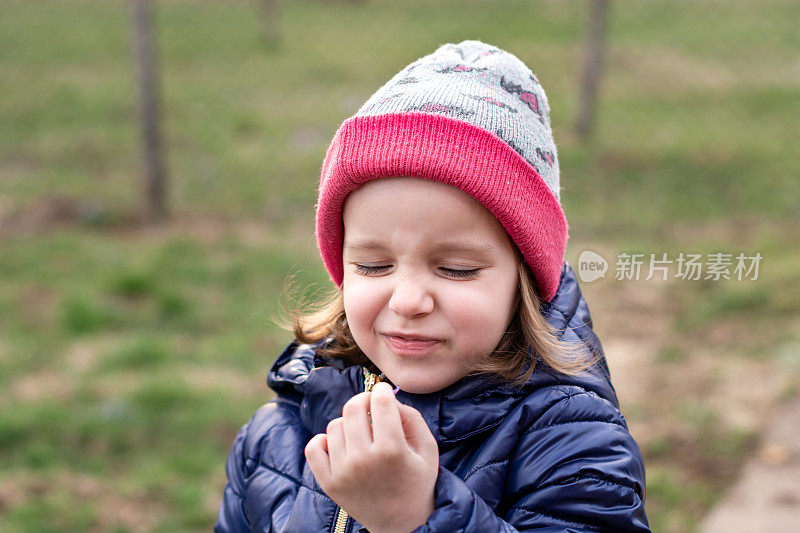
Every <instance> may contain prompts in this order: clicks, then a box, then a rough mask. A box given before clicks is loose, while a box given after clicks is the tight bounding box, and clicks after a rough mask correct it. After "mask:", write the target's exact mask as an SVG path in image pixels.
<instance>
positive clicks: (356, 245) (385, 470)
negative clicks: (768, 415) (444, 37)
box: [216, 41, 649, 533]
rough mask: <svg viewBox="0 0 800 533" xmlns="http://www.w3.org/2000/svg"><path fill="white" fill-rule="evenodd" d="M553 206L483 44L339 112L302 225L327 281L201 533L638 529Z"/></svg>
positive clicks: (505, 73) (523, 84) (523, 101)
mask: <svg viewBox="0 0 800 533" xmlns="http://www.w3.org/2000/svg"><path fill="white" fill-rule="evenodd" d="M559 193H560V190H559V171H558V159H557V157H556V147H555V144H554V143H553V138H552V133H551V130H550V117H549V108H548V104H547V100H546V97H545V94H544V91H543V90H542V88H541V86H540V85H539V82H538V81H537V79H536V77H534V75H533V74H532V73H531V71H530V70H529V69H528V68H527V67H526V66H525V65H524V64H523V63H522V62H521V61H520V60H519V59H517V58H516V57H514V56H512V55H511V54H508V53H507V52H504V51H502V50H499V49H497V48H495V47H493V46H489V45H486V44H484V43H481V42H478V41H464V42H462V43H460V44H458V45H453V44H448V45H444V46H442V47H440V48H439V49H438V50H436V51H435V52H434V53H433V54H431V55H428V56H426V57H423V58H421V59H419V60H417V61H416V62H414V63H412V64H411V65H409V66H408V67H406V68H405V69H403V70H402V71H401V72H400V73H398V74H397V75H396V76H395V77H394V78H392V79H391V80H390V81H389V82H388V83H387V84H386V85H384V86H383V87H382V88H381V89H379V90H378V91H377V92H376V93H375V94H374V95H373V96H372V97H371V98H370V99H369V100H368V101H367V102H366V103H365V104H364V105H363V106H362V108H361V109H360V110H359V111H358V113H356V115H355V116H353V117H351V118H350V119H348V120H346V121H345V122H344V123H343V124H342V125H341V127H340V128H339V130H338V131H337V133H336V135H335V137H334V139H333V141H332V143H331V145H330V147H329V148H328V151H327V154H326V157H325V161H324V163H323V165H322V177H321V182H320V190H319V202H318V204H317V217H316V229H317V242H318V245H319V248H320V252H321V254H322V258H323V260H324V262H325V266H326V267H327V269H328V271H329V273H330V275H331V278H332V279H333V281H334V282H335V284H336V286H337V288H338V290H337V291H336V294H335V297H333V298H332V299H331V300H330V301H328V302H327V303H326V304H325V305H324V306H323V307H322V308H321V309H320V311H319V312H318V313H315V314H313V315H309V316H297V317H296V324H295V335H296V337H297V341H296V342H293V343H292V344H290V345H289V346H288V347H287V348H286V350H285V351H284V352H283V353H282V354H281V355H280V356H279V357H278V359H277V361H276V362H275V364H274V366H273V367H272V370H271V371H270V373H269V376H268V384H269V385H270V386H271V387H272V388H273V389H274V390H275V391H276V393H277V396H276V397H275V399H274V400H273V401H271V402H269V403H267V404H266V405H264V406H263V407H262V408H261V409H259V410H258V411H257V412H256V414H255V415H254V416H253V417H252V418H251V419H250V421H249V422H248V423H247V424H246V425H245V426H244V427H243V428H242V430H241V431H240V432H239V435H238V436H237V437H236V440H235V442H234V444H233V448H232V450H231V453H230V456H229V458H228V463H227V473H228V484H227V486H226V487H225V493H224V499H223V501H222V504H221V506H220V511H219V518H218V522H217V526H216V531H220V532H222V531H251V530H253V531H275V532H289V531H292V532H295V531H296V532H306V531H308V532H358V531H362V532H363V531H370V532H372V533H379V532H404V533H408V532H411V531H414V532H415V533H422V532H425V533H428V532H455V531H465V532H466V531H468V532H476V533H477V532H494V531H529V530H537V531H573V532H577V531H609V532H622V531H649V528H648V524H647V518H646V516H645V512H644V492H645V491H644V465H643V463H642V458H641V454H640V452H639V448H638V447H637V445H636V443H635V441H634V440H633V438H632V437H631V435H630V434H629V432H628V429H627V426H626V423H625V420H624V418H623V416H622V415H621V414H620V412H619V410H618V403H617V398H616V395H615V393H614V389H613V387H612V386H611V382H610V380H609V374H608V368H607V366H606V363H605V360H604V358H603V355H602V348H601V346H600V342H599V341H598V339H597V337H596V336H595V335H594V333H593V332H592V329H591V327H592V322H591V319H590V317H589V310H588V308H587V306H586V302H585V300H584V299H583V297H582V296H581V293H580V289H579V288H578V283H577V281H576V279H575V275H574V273H573V271H572V269H571V268H570V267H569V265H568V264H566V263H565V262H564V249H565V246H566V240H567V224H566V220H565V218H564V214H563V211H562V209H561V206H560V195H559ZM582 348H585V349H582Z"/></svg>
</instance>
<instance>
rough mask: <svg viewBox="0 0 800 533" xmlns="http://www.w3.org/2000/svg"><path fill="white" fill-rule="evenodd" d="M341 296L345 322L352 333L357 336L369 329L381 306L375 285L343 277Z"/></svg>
mask: <svg viewBox="0 0 800 533" xmlns="http://www.w3.org/2000/svg"><path fill="white" fill-rule="evenodd" d="M342 297H343V298H344V312H345V315H346V316H347V323H348V324H349V325H350V331H351V332H352V333H353V335H354V336H358V335H361V334H363V333H364V332H367V331H369V330H371V329H372V327H373V323H374V321H375V317H376V316H377V315H378V313H379V312H380V308H381V303H380V296H379V293H378V292H377V291H376V290H375V287H372V286H371V284H369V283H364V282H360V281H359V280H358V279H355V280H348V279H347V278H346V277H345V280H344V283H343V287H342ZM356 341H358V338H356Z"/></svg>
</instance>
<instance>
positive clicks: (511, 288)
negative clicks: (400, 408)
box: [342, 178, 518, 394]
mask: <svg viewBox="0 0 800 533" xmlns="http://www.w3.org/2000/svg"><path fill="white" fill-rule="evenodd" d="M343 218H344V249H343V260H344V281H343V286H342V291H343V296H344V308H345V313H346V315H347V322H348V324H349V326H350V330H351V332H352V334H353V337H354V338H355V341H356V343H357V344H358V346H359V347H360V348H361V350H362V351H363V352H364V353H365V354H366V355H367V357H369V359H370V360H371V361H372V362H373V363H375V365H376V366H377V367H378V368H380V370H381V371H382V372H383V373H384V374H386V376H387V377H388V378H389V379H390V380H391V381H392V383H394V384H395V385H397V386H399V387H400V388H401V389H403V390H404V391H407V392H411V393H417V394H422V393H429V392H434V391H438V390H441V389H443V388H445V387H447V386H448V385H451V384H453V383H455V382H456V381H458V380H459V379H461V378H463V377H464V376H466V375H467V374H468V373H469V370H470V369H469V363H474V362H476V361H478V360H480V359H482V358H484V357H486V356H487V355H489V354H490V353H491V352H492V351H493V350H494V349H495V347H496V346H497V345H498V343H499V342H500V340H501V338H502V337H503V334H504V333H505V331H506V329H507V328H508V325H509V323H510V322H511V319H512V317H513V314H514V311H515V309H516V303H517V294H518V285H517V283H518V281H517V261H518V259H517V256H516V254H515V249H514V244H513V243H512V242H511V240H510V238H509V237H508V235H507V234H506V232H505V230H504V229H503V227H502V225H501V224H500V222H498V221H497V219H496V218H495V217H494V216H493V215H492V214H491V213H490V212H489V211H488V210H487V209H486V208H485V207H483V206H482V205H481V204H480V203H479V202H477V201H476V200H475V199H473V198H472V197H470V196H469V195H467V194H466V193H464V192H463V191H461V190H459V189H456V188H454V187H451V186H449V185H445V184H442V183H439V182H435V181H429V180H424V179H419V178H382V179H378V180H375V181H371V182H368V183H367V184H365V185H363V186H362V187H360V188H359V189H357V190H355V191H354V192H352V193H351V194H350V195H349V196H348V199H347V201H346V202H345V206H344V212H343Z"/></svg>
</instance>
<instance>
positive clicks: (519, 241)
mask: <svg viewBox="0 0 800 533" xmlns="http://www.w3.org/2000/svg"><path fill="white" fill-rule="evenodd" d="M391 176H405V177H417V178H423V179H430V180H435V181H440V182H442V183H446V184H448V185H452V186H454V187H457V188H459V189H461V190H463V191H464V192H466V193H467V194H469V195H470V196H472V197H473V198H475V199H476V200H477V201H479V202H480V203H481V204H483V205H484V206H485V207H486V208H487V209H488V210H489V211H490V212H491V213H492V214H494V216H495V217H496V218H497V219H498V220H499V221H500V223H501V224H502V225H503V227H504V228H505V230H506V232H508V235H509V236H510V237H511V239H512V240H513V242H514V243H515V244H516V245H517V247H518V248H519V250H520V252H521V253H522V256H523V257H524V258H525V261H526V262H527V264H528V265H529V266H530V268H531V271H532V273H533V276H534V278H535V280H536V284H537V288H538V292H539V296H540V297H541V298H543V299H544V300H546V301H550V300H551V299H552V297H553V296H554V295H555V293H556V289H557V288H558V284H559V280H560V275H561V266H562V263H563V261H564V250H565V248H566V243H567V238H568V236H567V228H568V226H567V221H566V218H565V217H564V212H563V210H562V208H561V205H560V191H559V171H558V157H557V154H556V146H555V143H554V142H553V134H552V131H551V129H550V108H549V106H548V104H547V97H546V96H545V93H544V89H542V87H541V85H540V84H539V81H538V80H537V79H536V77H535V76H534V75H533V73H532V72H531V71H530V69H529V68H528V67H526V66H525V64H524V63H522V61H520V60H519V59H518V58H516V57H515V56H513V55H512V54H509V53H508V52H505V51H503V50H500V49H498V48H496V47H494V46H491V45H488V44H485V43H482V42H480V41H463V42H461V43H459V44H445V45H443V46H441V47H439V49H437V50H436V51H435V52H434V53H432V54H430V55H427V56H425V57H422V58H420V59H418V60H416V61H414V62H413V63H411V64H410V65H408V66H407V67H406V68H404V69H403V70H401V71H400V72H399V73H398V74H397V75H395V76H394V77H393V78H392V79H391V80H389V81H388V82H387V83H386V84H385V85H384V86H383V87H381V88H380V89H378V91H377V92H375V94H373V95H372V96H371V97H370V98H369V100H367V102H366V103H365V104H364V105H363V106H362V107H361V109H359V110H358V112H357V113H356V114H355V115H353V116H352V117H350V118H348V119H347V120H345V121H344V122H343V123H342V124H341V126H340V127H339V129H338V131H337V132H336V134H335V135H334V138H333V141H332V142H331V144H330V146H329V147H328V151H327V154H326V155H325V160H324V162H323V164H322V175H321V179H320V187H319V201H318V203H317V217H316V232H317V244H318V245H319V249H320V253H321V254H322V259H323V261H324V262H325V266H326V268H327V269H328V272H329V274H330V276H331V279H333V281H334V282H335V283H336V285H337V286H341V284H342V278H343V275H344V272H343V265H342V245H343V236H344V227H343V223H342V207H343V205H344V201H345V199H346V198H347V195H348V194H350V193H351V192H352V191H354V190H355V189H357V188H358V187H359V186H361V185H363V184H364V183H366V182H367V181H370V180H373V179H377V178H382V177H391Z"/></svg>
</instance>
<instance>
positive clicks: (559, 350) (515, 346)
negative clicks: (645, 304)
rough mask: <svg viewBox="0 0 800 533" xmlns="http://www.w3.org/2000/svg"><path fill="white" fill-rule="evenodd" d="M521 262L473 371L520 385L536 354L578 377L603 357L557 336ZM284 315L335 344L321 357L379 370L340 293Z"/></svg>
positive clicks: (303, 332) (308, 338)
mask: <svg viewBox="0 0 800 533" xmlns="http://www.w3.org/2000/svg"><path fill="white" fill-rule="evenodd" d="M518 256H519V254H518ZM519 259H520V260H519V261H518V262H517V263H518V270H517V274H518V280H519V283H518V285H519V298H518V299H517V309H516V311H515V312H514V316H513V318H512V319H511V322H510V324H509V327H508V329H507V331H506V333H505V334H504V335H503V337H502V339H501V340H500V342H499V343H498V345H497V347H496V348H495V349H494V351H493V352H492V353H490V354H489V355H488V356H486V357H485V358H484V359H483V360H481V361H478V362H477V363H476V364H475V365H474V367H473V368H472V369H471V372H470V373H471V374H473V375H474V374H487V375H490V376H494V377H496V378H499V379H501V380H503V381H505V382H508V383H510V384H512V385H518V386H521V385H523V384H524V383H526V382H527V381H528V380H529V379H530V377H531V376H532V375H533V371H534V370H535V367H536V357H537V356H538V357H539V358H541V360H542V361H543V362H544V363H545V364H546V365H548V366H549V367H550V368H552V369H553V370H555V371H557V372H560V373H562V374H566V375H576V374H579V373H581V372H583V371H585V370H586V369H588V368H589V367H591V366H592V365H594V363H595V362H596V361H597V360H598V359H599V357H600V356H599V355H593V354H592V352H591V350H589V349H588V347H586V346H585V345H584V344H583V343H571V342H566V341H563V340H560V339H559V338H558V336H557V335H556V331H555V330H554V329H553V327H552V326H551V325H550V324H549V323H548V322H547V320H546V319H545V317H544V316H543V315H542V312H541V311H540V306H541V300H540V298H539V296H538V294H537V292H536V287H535V283H534V278H533V275H532V274H531V271H530V268H529V267H528V265H527V264H526V263H525V261H523V260H521V258H519ZM290 293H291V291H290ZM285 311H286V313H287V314H288V316H289V321H285V320H284V321H283V323H282V324H281V325H282V326H283V327H284V328H286V329H289V330H291V331H293V332H294V335H295V337H296V338H297V340H298V341H300V342H302V343H308V344H315V343H319V342H322V341H325V340H332V342H325V343H323V344H322V345H321V346H320V347H319V349H318V350H317V353H318V354H319V355H321V356H323V357H328V358H333V359H340V360H342V361H344V362H346V363H350V364H358V365H361V366H363V367H365V368H367V369H368V370H370V371H372V372H376V373H377V372H379V370H378V369H377V367H375V365H374V364H373V363H372V361H370V360H369V358H368V357H367V356H366V355H365V354H364V352H362V351H361V348H359V347H358V345H357V344H356V341H355V339H354V338H353V335H352V333H351V332H350V328H349V326H348V324H347V316H346V315H345V311H344V298H343V297H342V291H341V290H339V289H334V290H333V291H331V292H330V293H329V294H327V295H325V296H324V297H323V298H322V299H320V300H319V301H318V302H317V303H316V304H315V305H314V306H313V307H312V306H308V305H303V304H301V303H296V305H293V306H292V305H287V306H285Z"/></svg>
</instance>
